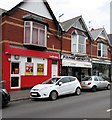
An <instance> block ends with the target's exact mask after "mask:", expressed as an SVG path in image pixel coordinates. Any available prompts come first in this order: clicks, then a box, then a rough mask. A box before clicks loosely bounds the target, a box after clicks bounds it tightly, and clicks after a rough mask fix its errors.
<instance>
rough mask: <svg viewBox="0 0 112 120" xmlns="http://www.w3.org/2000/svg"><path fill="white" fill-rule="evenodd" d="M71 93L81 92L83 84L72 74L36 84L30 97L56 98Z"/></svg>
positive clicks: (77, 93) (78, 93)
mask: <svg viewBox="0 0 112 120" xmlns="http://www.w3.org/2000/svg"><path fill="white" fill-rule="evenodd" d="M70 93H75V94H76V95H80V94H81V85H80V82H79V81H78V79H77V78H76V77H72V76H57V77H53V78H50V79H48V80H46V81H45V82H43V83H42V84H38V85H35V86H34V87H33V88H32V89H31V91H30V97H31V98H33V99H35V98H50V99H51V100H56V99H57V97H58V96H60V95H64V94H70Z"/></svg>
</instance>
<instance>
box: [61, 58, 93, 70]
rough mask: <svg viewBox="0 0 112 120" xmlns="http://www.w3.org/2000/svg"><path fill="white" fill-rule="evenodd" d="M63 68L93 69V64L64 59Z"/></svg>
mask: <svg viewBox="0 0 112 120" xmlns="http://www.w3.org/2000/svg"><path fill="white" fill-rule="evenodd" d="M62 66H66V67H83V68H92V64H91V62H87V61H76V60H71V59H69V60H68V59H67V60H66V59H63V60H62Z"/></svg>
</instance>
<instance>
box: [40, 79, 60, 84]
mask: <svg viewBox="0 0 112 120" xmlns="http://www.w3.org/2000/svg"><path fill="white" fill-rule="evenodd" d="M59 79H60V78H59V77H55V78H50V79H48V80H46V81H44V82H43V83H42V84H55V83H56V82H57V81H58V80H59Z"/></svg>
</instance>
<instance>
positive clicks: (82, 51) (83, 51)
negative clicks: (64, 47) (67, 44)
mask: <svg viewBox="0 0 112 120" xmlns="http://www.w3.org/2000/svg"><path fill="white" fill-rule="evenodd" d="M72 35H73V33H72ZM72 35H71V52H72V53H81V54H86V37H85V36H83V37H85V41H84V44H80V43H79V37H80V36H81V35H77V34H75V38H76V50H74V47H73V45H74V43H73V37H72ZM79 45H84V50H81V51H79Z"/></svg>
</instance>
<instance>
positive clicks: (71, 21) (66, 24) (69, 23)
mask: <svg viewBox="0 0 112 120" xmlns="http://www.w3.org/2000/svg"><path fill="white" fill-rule="evenodd" d="M80 17H81V16H78V17H75V18H72V19H69V20H67V21H64V22H62V23H61V25H62V27H63V29H64V30H65V31H68V30H69V29H70V28H71V27H72V26H73V25H74V23H76V22H77V21H78V20H79V19H80Z"/></svg>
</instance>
